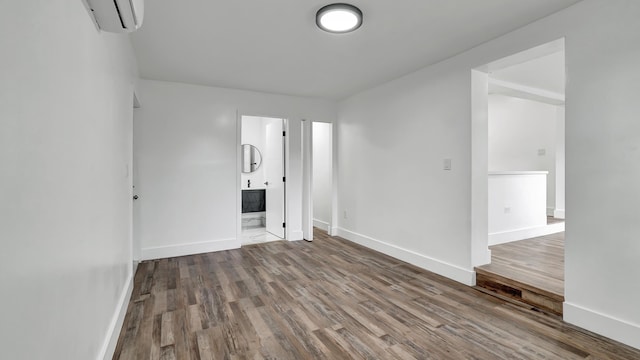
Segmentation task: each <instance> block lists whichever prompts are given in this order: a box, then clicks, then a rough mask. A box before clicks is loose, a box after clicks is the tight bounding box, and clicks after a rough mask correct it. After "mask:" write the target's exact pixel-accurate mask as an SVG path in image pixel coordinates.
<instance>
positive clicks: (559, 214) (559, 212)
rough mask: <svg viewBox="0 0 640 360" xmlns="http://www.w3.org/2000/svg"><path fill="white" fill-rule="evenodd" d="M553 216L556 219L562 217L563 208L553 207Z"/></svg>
mask: <svg viewBox="0 0 640 360" xmlns="http://www.w3.org/2000/svg"><path fill="white" fill-rule="evenodd" d="M553 217H554V218H556V219H564V209H555V210H554V211H553Z"/></svg>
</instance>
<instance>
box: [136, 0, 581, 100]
mask: <svg viewBox="0 0 640 360" xmlns="http://www.w3.org/2000/svg"><path fill="white" fill-rule="evenodd" d="M578 1H579V0H482V1H479V0H393V1H390V0H354V1H351V3H352V4H353V5H356V6H358V7H359V8H360V9H361V10H362V12H363V13H364V23H363V26H362V27H361V28H360V29H359V30H357V31H356V32H354V33H350V34H329V33H325V32H323V31H321V30H319V29H318V28H316V25H315V13H316V11H317V10H318V9H319V8H320V7H322V6H324V5H327V4H329V3H331V2H332V1H326V0H268V1H265V0H240V1H239V0H150V1H146V4H145V19H144V24H143V27H142V29H141V30H139V31H138V32H136V33H134V34H133V35H132V39H133V45H134V49H135V52H136V55H137V58H138V62H139V68H140V74H141V76H142V77H143V78H146V79H156V80H167V81H177V82H185V83H193V84H203V85H210V86H218V87H229V88H238V89H247V90H256V91H265V92H271V93H280V94H289V95H300V96H317V97H325V98H333V99H341V98H345V97H347V96H349V95H352V94H354V93H357V92H359V91H362V90H364V89H367V88H370V87H372V86H375V85H378V84H380V83H383V82H386V81H389V80H392V79H395V78H397V77H400V76H402V75H404V74H407V73H409V72H412V71H415V70H418V69H420V68H422V67H424V66H426V65H429V64H432V63H435V62H437V61H440V60H443V59H445V58H448V57H450V56H453V55H455V54H457V53H459V52H461V51H464V50H466V49H469V48H471V47H473V46H476V45H478V44H481V43H483V42H485V41H488V40H490V39H493V38H495V37H497V36H499V35H502V34H505V33H507V32H510V31H512V30H514V29H517V28H519V27H521V26H524V25H526V24H528V23H530V22H532V21H535V20H537V19H540V18H542V17H544V16H547V15H549V14H551V13H554V12H556V11H558V10H560V9H563V8H566V7H567V6H570V5H572V4H574V3H576V2H578Z"/></svg>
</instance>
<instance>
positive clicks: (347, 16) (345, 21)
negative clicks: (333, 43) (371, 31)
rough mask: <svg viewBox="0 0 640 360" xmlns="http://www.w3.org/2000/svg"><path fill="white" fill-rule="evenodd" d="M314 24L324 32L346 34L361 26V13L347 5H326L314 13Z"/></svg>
mask: <svg viewBox="0 0 640 360" xmlns="http://www.w3.org/2000/svg"><path fill="white" fill-rule="evenodd" d="M316 24H317V25H318V27H319V28H320V29H322V30H324V31H328V32H332V33H348V32H351V31H354V30H356V29H357V28H359V27H360V25H362V11H360V9H358V8H357V7H355V6H353V5H349V4H331V5H327V6H325V7H323V8H321V9H320V10H318V12H317V13H316Z"/></svg>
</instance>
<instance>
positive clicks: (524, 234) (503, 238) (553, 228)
mask: <svg viewBox="0 0 640 360" xmlns="http://www.w3.org/2000/svg"><path fill="white" fill-rule="evenodd" d="M563 231H564V222H560V223H555V224H549V225H543V226H534V227H529V228H523V229H515V230H509V231H502V232H497V233H492V234H489V246H493V245H499V244H504V243H508V242H512V241H518V240H524V239H531V238H534V237H538V236H545V235H550V234H556V233H559V232H563Z"/></svg>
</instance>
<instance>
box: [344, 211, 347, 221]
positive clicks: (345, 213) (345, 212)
mask: <svg viewBox="0 0 640 360" xmlns="http://www.w3.org/2000/svg"><path fill="white" fill-rule="evenodd" d="M344 218H345V219H346V218H347V210H345V211H344Z"/></svg>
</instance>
